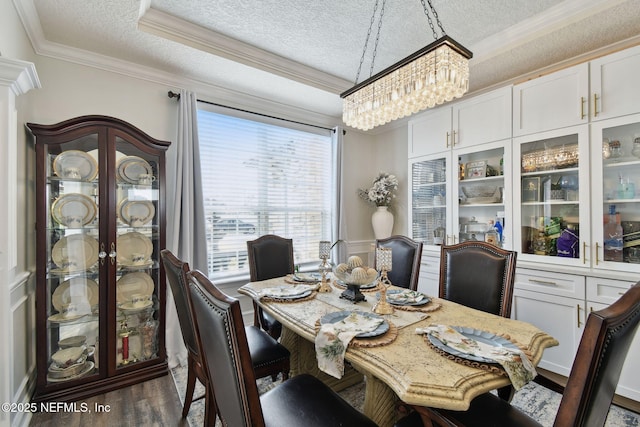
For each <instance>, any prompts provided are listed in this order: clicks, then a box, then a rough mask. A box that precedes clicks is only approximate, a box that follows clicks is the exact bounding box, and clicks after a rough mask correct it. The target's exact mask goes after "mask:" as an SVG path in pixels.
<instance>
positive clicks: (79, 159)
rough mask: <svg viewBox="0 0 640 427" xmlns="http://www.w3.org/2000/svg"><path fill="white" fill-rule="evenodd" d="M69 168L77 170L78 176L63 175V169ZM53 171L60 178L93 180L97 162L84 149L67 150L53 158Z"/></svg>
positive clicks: (96, 171)
mask: <svg viewBox="0 0 640 427" xmlns="http://www.w3.org/2000/svg"><path fill="white" fill-rule="evenodd" d="M70 168H73V169H77V170H78V174H79V175H80V176H79V178H67V177H66V176H65V170H67V169H70ZM53 172H54V173H55V174H56V175H58V176H59V177H60V178H65V179H77V180H80V181H93V180H94V179H95V178H96V176H98V163H97V162H96V161H95V159H94V158H93V157H92V156H91V155H89V154H88V153H85V152H84V151H80V150H67V151H63V152H62V153H60V154H58V155H57V156H56V158H55V159H53Z"/></svg>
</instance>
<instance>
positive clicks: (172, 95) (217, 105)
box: [167, 91, 347, 135]
mask: <svg viewBox="0 0 640 427" xmlns="http://www.w3.org/2000/svg"><path fill="white" fill-rule="evenodd" d="M167 95H168V96H169V98H176V99H177V100H180V94H179V93H175V92H172V91H169V93H168V94H167ZM197 101H198V102H202V103H204V104H209V105H214V106H216V107H222V108H228V109H230V110H235V111H240V112H242V113H248V114H255V115H256V116H262V117H267V118H269V119H275V120H282V121H284V122H289V123H295V124H298V125H304V126H311V127H314V128H318V129H324V130H329V131H331V132H335V130H334V129H331V128H326V127H324V126H318V125H312V124H309V123H303V122H297V121H295V120H289V119H283V118H282V117H276V116H270V115H268V114H262V113H256V112H255V111H249V110H243V109H242V108H236V107H230V106H228V105H222V104H217V103H215V102H211V101H205V100H202V99H198V100H197ZM346 133H347V131H346V130H344V129H343V130H342V134H343V135H345V134H346Z"/></svg>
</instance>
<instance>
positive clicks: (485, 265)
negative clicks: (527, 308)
mask: <svg viewBox="0 0 640 427" xmlns="http://www.w3.org/2000/svg"><path fill="white" fill-rule="evenodd" d="M516 257H517V252H514V251H507V250H505V249H502V248H498V247H496V246H494V245H492V244H490V243H485V242H477V241H467V242H463V243H459V244H456V245H450V246H442V248H441V253H440V289H439V296H440V298H443V299H446V300H449V301H454V302H457V303H459V304H462V305H465V306H467V307H471V308H475V309H477V310H482V311H485V312H488V313H492V314H496V315H499V316H502V317H511V302H512V295H513V284H514V280H515V270H516Z"/></svg>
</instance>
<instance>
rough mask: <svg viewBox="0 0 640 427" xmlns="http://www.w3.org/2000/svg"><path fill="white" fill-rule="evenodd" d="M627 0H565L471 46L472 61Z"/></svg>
mask: <svg viewBox="0 0 640 427" xmlns="http://www.w3.org/2000/svg"><path fill="white" fill-rule="evenodd" d="M625 1H626V0H565V1H563V2H561V3H559V4H558V5H556V6H553V7H551V8H549V9H547V10H546V11H545V12H544V13H541V14H538V15H535V16H533V17H531V18H529V19H526V20H524V21H522V22H519V23H518V24H516V25H514V26H512V27H509V28H507V29H505V30H503V31H501V32H500V33H498V34H495V35H493V36H491V37H487V38H486V39H484V40H482V41H480V42H478V43H476V44H475V45H473V46H470V47H469V49H470V50H471V51H472V52H473V58H472V59H471V60H470V61H469V62H470V64H472V63H478V62H483V61H486V60H489V59H491V58H494V57H496V56H498V55H501V54H503V53H506V52H508V51H510V50H513V49H515V48H516V47H517V46H520V45H522V44H525V43H527V42H531V41H533V40H535V39H536V38H538V37H540V36H542V35H544V34H549V33H551V32H553V31H556V30H558V29H560V28H562V27H566V26H567V24H568V23H575V22H578V21H580V20H582V19H585V18H587V17H589V16H591V15H595V14H597V13H601V12H602V11H604V10H606V9H610V8H612V7H614V6H616V5H618V4H620V3H624V2H625Z"/></svg>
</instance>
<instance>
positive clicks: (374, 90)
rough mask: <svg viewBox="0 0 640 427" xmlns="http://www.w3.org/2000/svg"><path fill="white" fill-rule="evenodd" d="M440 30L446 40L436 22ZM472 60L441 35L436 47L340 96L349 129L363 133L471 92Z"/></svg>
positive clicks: (459, 47) (415, 55)
mask: <svg viewBox="0 0 640 427" xmlns="http://www.w3.org/2000/svg"><path fill="white" fill-rule="evenodd" d="M422 3H423V6H424V10H425V14H426V15H427V17H428V18H429V25H430V26H431V29H432V30H433V33H434V38H437V36H436V32H435V29H434V26H433V23H432V20H431V18H430V17H429V13H428V11H427V6H426V4H425V2H424V1H423V2H422ZM428 3H429V6H430V7H431V11H432V15H434V17H435V18H436V20H438V18H437V13H436V12H435V9H434V8H433V6H432V5H431V1H428ZM383 8H384V3H383ZM374 16H375V10H374ZM380 19H382V17H380ZM372 22H373V18H372ZM379 25H380V24H379ZM438 25H439V26H440V29H441V31H442V33H443V34H444V29H443V28H442V24H441V23H440V21H439V20H438ZM369 32H371V29H370V30H369ZM378 38H379V34H378ZM376 44H377V40H376ZM365 51H366V43H365ZM472 56H473V54H472V53H471V51H469V50H468V49H466V48H465V47H463V46H462V45H461V44H459V43H458V42H456V41H455V40H453V39H452V38H451V37H449V36H447V35H446V34H444V35H443V36H442V37H440V38H439V39H437V40H436V41H435V42H433V43H431V44H429V45H428V46H426V47H424V48H422V49H420V50H419V51H417V52H415V53H413V54H411V55H409V56H408V57H406V58H404V59H403V60H401V61H399V62H398V63H396V64H394V65H392V66H390V67H388V68H386V69H385V70H383V71H381V72H379V73H377V74H376V75H374V76H372V77H370V78H368V79H367V80H365V81H363V82H362V83H359V84H356V85H355V86H354V87H352V88H351V89H349V90H347V91H346V92H343V93H342V94H340V97H341V98H343V99H344V102H343V113H342V119H343V121H344V122H345V124H347V125H348V126H352V127H354V128H357V129H361V130H365V131H366V130H369V129H372V128H374V127H376V126H380V125H383V124H385V123H388V122H390V121H392V120H397V119H400V118H402V117H406V116H409V115H411V114H414V113H417V112H419V111H422V110H425V109H427V108H431V107H434V106H436V105H439V104H442V103H444V102H448V101H451V100H453V99H454V98H460V97H461V96H462V95H464V94H465V93H466V92H467V90H468V89H469V59H471V57H472ZM363 58H364V52H363ZM374 58H375V50H374ZM361 66H362V60H361ZM371 68H372V69H373V64H372V66H371ZM358 72H359V70H358ZM356 80H357V78H356Z"/></svg>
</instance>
